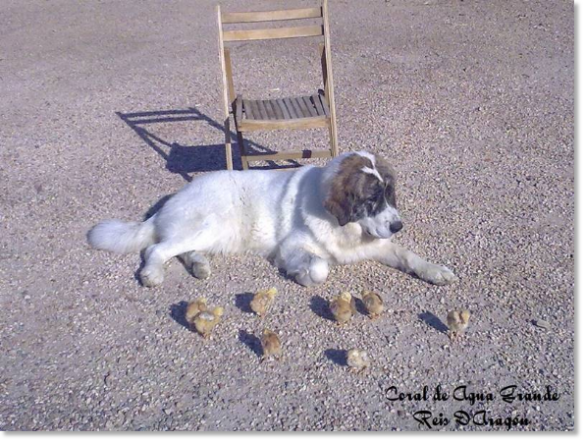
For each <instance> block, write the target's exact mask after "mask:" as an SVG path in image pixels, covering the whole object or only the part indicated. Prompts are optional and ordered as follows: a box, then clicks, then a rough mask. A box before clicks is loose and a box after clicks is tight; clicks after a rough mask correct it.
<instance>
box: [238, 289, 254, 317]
mask: <svg viewBox="0 0 585 442" xmlns="http://www.w3.org/2000/svg"><path fill="white" fill-rule="evenodd" d="M253 298H254V293H251V292H246V293H240V294H237V295H236V300H235V305H236V307H237V308H239V309H240V310H241V311H243V312H244V313H254V312H253V311H252V308H251V307H250V303H251V302H252V299H253Z"/></svg>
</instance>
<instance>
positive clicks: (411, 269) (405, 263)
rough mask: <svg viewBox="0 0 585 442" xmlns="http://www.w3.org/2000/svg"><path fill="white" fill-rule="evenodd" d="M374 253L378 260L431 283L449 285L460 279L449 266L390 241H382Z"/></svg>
mask: <svg viewBox="0 0 585 442" xmlns="http://www.w3.org/2000/svg"><path fill="white" fill-rule="evenodd" d="M374 254H375V259H376V260H377V261H378V262H380V263H382V264H385V265H387V266H389V267H393V268H395V269H398V270H401V271H403V272H405V273H409V274H412V275H415V276H417V277H419V278H420V279H422V280H423V281H426V282H428V283H431V284H435V285H447V284H451V283H453V282H456V281H458V279H459V278H457V276H455V274H454V273H453V272H452V271H451V270H450V269H448V268H447V267H445V266H441V265H437V264H432V263H430V262H428V261H426V260H424V259H423V258H421V257H420V256H418V255H417V254H416V253H413V252H411V251H410V250H407V249H405V248H404V247H401V246H399V245H397V244H394V243H392V242H389V241H388V242H382V243H381V244H380V245H379V246H378V247H377V250H376V251H375V253H374Z"/></svg>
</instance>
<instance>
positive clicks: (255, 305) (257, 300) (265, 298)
mask: <svg viewBox="0 0 585 442" xmlns="http://www.w3.org/2000/svg"><path fill="white" fill-rule="evenodd" d="M277 294H278V290H276V288H275V287H272V288H271V289H268V290H261V291H259V292H258V293H256V294H255V295H254V298H253V299H252V301H251V302H250V308H251V309H252V311H253V312H254V313H256V314H257V315H258V316H260V317H261V318H263V317H264V315H266V313H267V312H268V310H269V309H270V307H271V306H272V303H273V301H274V298H275V297H276V295H277Z"/></svg>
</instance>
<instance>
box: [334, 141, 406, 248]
mask: <svg viewBox="0 0 585 442" xmlns="http://www.w3.org/2000/svg"><path fill="white" fill-rule="evenodd" d="M324 184H325V189H324V194H325V200H324V202H323V205H324V206H325V208H326V209H327V211H328V212H329V213H331V214H332V215H333V216H334V217H335V218H337V221H338V222H339V225H340V226H345V225H346V224H348V223H358V224H359V225H360V226H361V227H362V229H363V231H364V232H365V233H367V234H368V235H370V236H372V237H374V238H390V237H391V236H392V235H393V234H394V233H396V232H398V231H399V230H400V229H402V222H401V220H400V214H399V212H398V209H397V207H396V193H395V187H394V174H393V172H392V170H391V168H390V165H389V164H388V163H387V162H386V161H385V160H384V159H382V158H381V157H379V156H378V155H373V154H370V153H367V152H351V153H348V154H344V155H341V156H339V157H338V158H336V159H335V160H333V161H332V162H331V163H329V165H328V166H327V169H326V172H325V180H324Z"/></svg>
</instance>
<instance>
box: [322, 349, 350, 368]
mask: <svg viewBox="0 0 585 442" xmlns="http://www.w3.org/2000/svg"><path fill="white" fill-rule="evenodd" d="M323 354H324V355H325V357H326V358H327V359H329V360H330V361H331V362H333V363H334V364H337V365H341V366H346V365H347V351H345V350H339V349H335V348H329V349H327V350H325V351H324V352H323Z"/></svg>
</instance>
